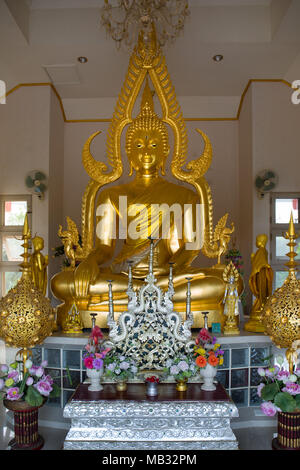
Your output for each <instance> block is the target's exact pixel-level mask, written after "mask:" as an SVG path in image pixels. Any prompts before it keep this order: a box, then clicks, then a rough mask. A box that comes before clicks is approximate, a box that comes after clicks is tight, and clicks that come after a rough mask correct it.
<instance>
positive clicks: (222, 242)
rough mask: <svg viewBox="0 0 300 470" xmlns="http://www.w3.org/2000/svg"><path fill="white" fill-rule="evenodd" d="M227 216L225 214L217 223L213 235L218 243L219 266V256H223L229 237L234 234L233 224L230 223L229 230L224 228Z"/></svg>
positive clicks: (219, 261)
mask: <svg viewBox="0 0 300 470" xmlns="http://www.w3.org/2000/svg"><path fill="white" fill-rule="evenodd" d="M227 219H228V214H225V215H224V216H223V217H222V218H221V219H220V220H219V222H218V223H217V225H216V228H215V233H214V238H215V241H216V242H219V252H218V264H221V256H223V255H225V253H226V252H227V248H228V243H229V242H230V238H231V237H230V235H231V234H232V233H233V232H234V223H233V222H231V228H229V227H226V223H227Z"/></svg>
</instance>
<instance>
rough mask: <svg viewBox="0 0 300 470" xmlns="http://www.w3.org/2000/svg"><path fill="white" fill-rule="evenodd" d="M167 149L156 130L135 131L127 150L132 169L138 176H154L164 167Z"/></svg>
mask: <svg viewBox="0 0 300 470" xmlns="http://www.w3.org/2000/svg"><path fill="white" fill-rule="evenodd" d="M168 153H169V149H168V148H167V147H166V144H165V142H164V141H163V137H162V134H161V133H160V132H159V131H157V130H136V131H135V132H134V134H133V135H132V139H131V144H130V147H129V148H128V158H129V161H130V163H131V166H132V168H134V169H135V171H136V172H137V173H140V174H149V175H150V174H155V173H157V172H158V170H159V168H163V167H164V163H165V160H166V158H167V156H168Z"/></svg>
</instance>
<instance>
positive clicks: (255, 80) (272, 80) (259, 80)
mask: <svg viewBox="0 0 300 470" xmlns="http://www.w3.org/2000/svg"><path fill="white" fill-rule="evenodd" d="M252 83H282V84H283V85H286V86H288V87H290V88H292V84H291V83H290V82H288V81H287V80H284V79H281V78H251V79H250V80H249V81H248V83H247V85H246V87H245V89H244V91H243V93H242V95H241V99H240V104H239V107H238V110H237V114H236V116H235V117H201V118H197V117H192V118H185V117H184V118H183V119H184V121H186V122H197V121H198V122H199V121H238V120H239V118H240V114H241V111H242V107H243V103H244V100H245V97H246V94H247V92H248V90H249V88H250V86H251V85H252ZM29 86H50V88H52V90H53V92H54V93H55V95H56V97H57V99H58V101H59V106H60V109H61V112H62V115H63V120H64V122H66V123H79V122H91V123H92V122H111V121H112V119H110V118H99V119H67V117H66V114H65V110H64V106H63V102H62V99H61V97H60V95H59V93H58V91H57V89H56V88H55V86H54V85H53V83H50V82H45V83H19V84H18V85H16V86H15V87H13V88H11V90H9V91H7V92H6V94H5V97H7V96H9V95H10V94H11V93H13V92H14V91H17V90H19V89H20V88H22V87H29Z"/></svg>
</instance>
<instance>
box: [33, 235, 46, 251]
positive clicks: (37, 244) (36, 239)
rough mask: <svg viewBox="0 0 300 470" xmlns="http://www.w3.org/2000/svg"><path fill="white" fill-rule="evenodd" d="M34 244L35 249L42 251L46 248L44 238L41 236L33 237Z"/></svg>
mask: <svg viewBox="0 0 300 470" xmlns="http://www.w3.org/2000/svg"><path fill="white" fill-rule="evenodd" d="M32 244H33V247H34V249H35V251H41V250H43V249H44V240H43V239H42V238H40V237H34V238H33V239H32Z"/></svg>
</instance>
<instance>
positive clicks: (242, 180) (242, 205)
mask: <svg viewBox="0 0 300 470" xmlns="http://www.w3.org/2000/svg"><path fill="white" fill-rule="evenodd" d="M252 153H253V106H252V88H250V89H249V90H248V93H247V95H246V97H245V100H244V103H243V107H242V111H241V114H240V119H239V169H238V180H239V195H238V198H239V217H238V221H239V224H238V225H239V238H238V239H237V248H239V250H240V251H241V254H242V256H243V261H244V279H245V289H246V291H245V292H246V295H247V302H248V303H249V302H250V301H251V299H250V296H249V289H248V281H247V280H248V279H249V275H250V272H251V262H250V255H251V252H252V226H253V177H252V173H253V161H252Z"/></svg>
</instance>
